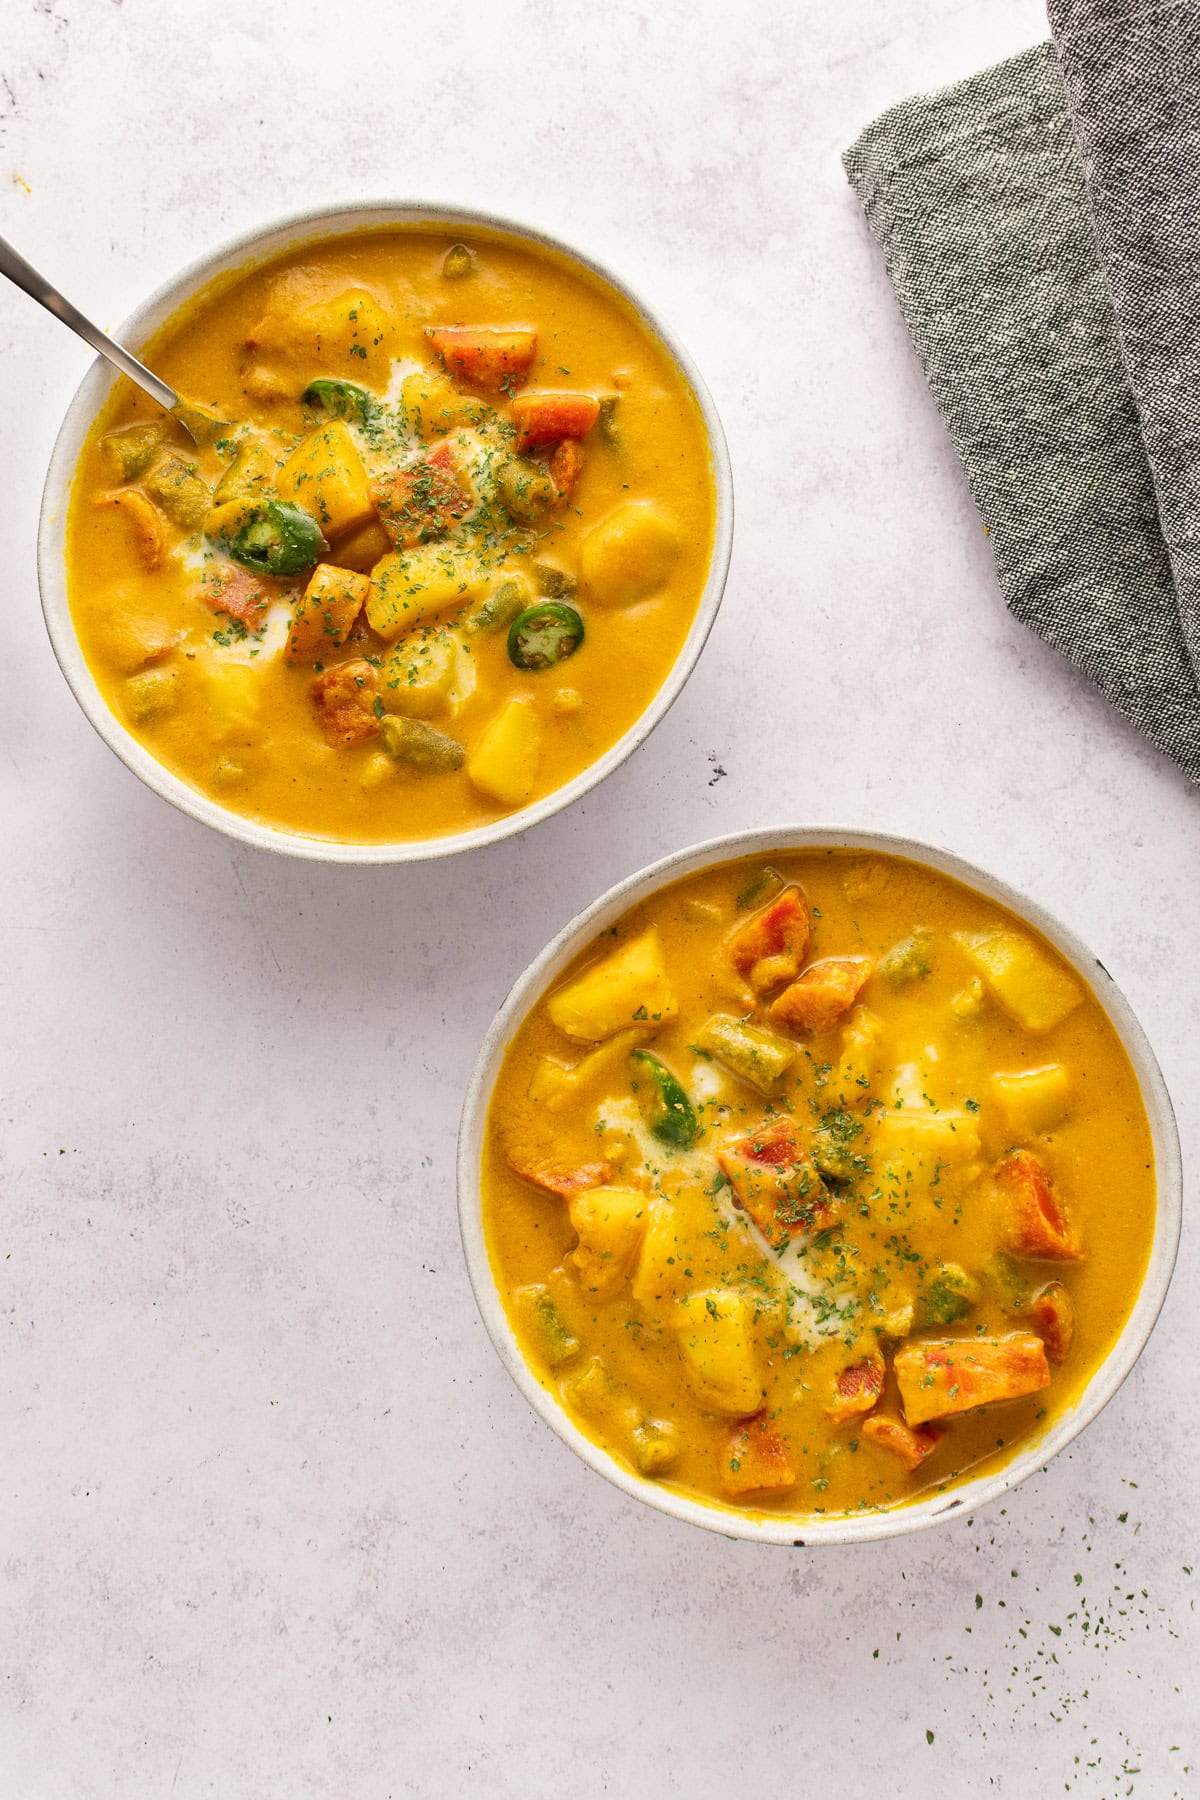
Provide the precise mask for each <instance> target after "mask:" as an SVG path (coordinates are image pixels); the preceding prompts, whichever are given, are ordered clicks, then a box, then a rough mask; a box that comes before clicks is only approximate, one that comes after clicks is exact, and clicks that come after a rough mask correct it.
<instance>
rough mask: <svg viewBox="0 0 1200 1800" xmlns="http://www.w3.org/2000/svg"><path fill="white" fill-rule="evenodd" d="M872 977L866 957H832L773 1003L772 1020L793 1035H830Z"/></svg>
mask: <svg viewBox="0 0 1200 1800" xmlns="http://www.w3.org/2000/svg"><path fill="white" fill-rule="evenodd" d="M870 976H871V964H870V963H869V962H868V961H867V959H866V957H844V956H831V957H828V958H826V960H825V961H824V962H815V963H812V964H810V966H809V967H808V968H807V969H805V971H804V973H803V975H802V976H801V977H800V979H799V981H793V982H792V984H791V986H790V987H786V988H784V990H783V992H782V994H780V996H779V998H778V999H777V1000H775V1001H773V1002H772V1004H771V1008H770V1016H771V1018H772V1019H773V1020H774V1021H775V1023H776V1024H777V1025H783V1026H785V1027H787V1028H788V1029H789V1030H791V1031H829V1030H830V1029H831V1028H832V1027H833V1026H834V1025H836V1024H837V1022H838V1020H839V1019H840V1018H841V1017H842V1015H843V1013H848V1012H849V1011H850V1008H851V1007H852V1006H853V1005H854V1002H855V1001H856V1000H857V999H858V996H859V994H860V993H861V991H862V989H863V988H864V987H865V986H866V984H867V982H868V980H869V979H870Z"/></svg>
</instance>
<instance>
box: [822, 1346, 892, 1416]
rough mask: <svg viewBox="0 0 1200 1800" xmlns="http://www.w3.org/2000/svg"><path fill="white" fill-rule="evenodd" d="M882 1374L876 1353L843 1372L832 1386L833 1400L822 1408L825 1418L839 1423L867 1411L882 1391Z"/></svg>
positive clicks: (881, 1364)
mask: <svg viewBox="0 0 1200 1800" xmlns="http://www.w3.org/2000/svg"><path fill="white" fill-rule="evenodd" d="M884 1373H885V1369H884V1361H883V1358H882V1356H880V1355H879V1353H878V1351H875V1352H873V1353H872V1355H870V1356H865V1357H864V1358H863V1359H862V1361H861V1362H856V1363H851V1364H850V1366H849V1367H848V1368H845V1369H843V1370H842V1371H841V1373H840V1374H839V1376H838V1378H837V1380H836V1382H835V1383H834V1393H833V1401H832V1403H831V1404H830V1405H829V1406H827V1407H826V1408H825V1411H826V1412H827V1414H828V1415H829V1417H830V1418H831V1419H833V1420H834V1421H835V1423H837V1424H841V1422H842V1421H843V1420H844V1419H853V1418H856V1417H857V1415H858V1414H859V1413H865V1412H870V1410H871V1408H872V1407H873V1406H874V1404H875V1402H876V1401H877V1400H878V1398H879V1396H880V1394H882V1392H883V1377H884Z"/></svg>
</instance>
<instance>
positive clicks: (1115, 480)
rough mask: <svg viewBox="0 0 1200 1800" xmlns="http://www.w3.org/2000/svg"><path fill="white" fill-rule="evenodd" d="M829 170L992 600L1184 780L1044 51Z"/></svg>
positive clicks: (890, 125)
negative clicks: (860, 212)
mask: <svg viewBox="0 0 1200 1800" xmlns="http://www.w3.org/2000/svg"><path fill="white" fill-rule="evenodd" d="M1109 4H1110V6H1115V5H1116V0H1109ZM1061 10H1062V11H1063V12H1064V13H1065V12H1073V11H1074V10H1075V8H1074V6H1073V5H1072V4H1071V0H1063V4H1062V8H1061ZM1080 11H1082V7H1080ZM1079 41H1080V43H1082V42H1083V39H1082V38H1081V39H1080V40H1079ZM1073 54H1074V51H1073V50H1068V51H1067V55H1068V60H1070V58H1071V56H1072V55H1073ZM1076 66H1079V67H1080V68H1081V69H1082V60H1080V62H1079V63H1078V64H1077V65H1076ZM1196 68H1197V69H1198V70H1200V61H1198V62H1197V64H1196ZM1077 91H1078V93H1079V95H1080V100H1079V104H1080V105H1081V108H1082V107H1083V106H1084V104H1085V102H1084V99H1083V95H1084V93H1085V91H1089V90H1087V89H1086V84H1085V83H1084V82H1083V80H1082V75H1081V78H1080V82H1079V87H1078V90H1077ZM1090 91H1093V92H1094V90H1090ZM1088 116H1089V117H1090V118H1095V119H1097V120H1099V119H1100V118H1102V117H1103V109H1102V107H1100V106H1097V108H1096V110H1095V112H1090V111H1089V114H1088ZM1181 127H1182V121H1181ZM1182 135H1183V130H1182V129H1181V136H1182ZM1127 156H1128V145H1126V147H1125V148H1124V149H1118V151H1117V152H1116V162H1117V165H1118V166H1123V164H1124V162H1125V160H1126V159H1127ZM843 160H844V162H845V166H846V172H847V174H848V175H849V177H850V181H851V183H852V184H853V186H854V189H855V191H856V193H857V194H858V196H859V199H860V200H861V202H862V205H863V207H864V210H865V212H866V215H867V219H868V221H869V223H870V226H871V229H872V231H873V232H874V234H875V236H876V237H877V238H878V240H879V242H880V244H881V246H882V248H883V252H884V257H885V261H886V264H887V269H888V273H889V275H890V277H891V281H892V285H893V287H894V288H895V291H896V297H897V299H898V301H899V304H900V309H901V312H902V313H903V315H904V318H905V321H906V322H907V325H908V328H909V331H910V332H911V334H912V338H913V342H914V344H915V346H916V349H917V353H918V355H919V356H920V358H921V362H922V365H923V367H924V369H925V374H926V377H927V379H928V381H929V385H930V388H931V389H932V392H933V395H934V399H935V400H936V402H937V405H938V408H939V410H940V412H941V414H942V417H943V419H944V421H945V423H946V426H947V428H948V430H949V432H950V434H951V437H952V438H953V440H954V443H955V445H956V447H957V449H958V452H959V455H960V456H961V458H962V461H963V463H964V465H965V468H966V473H967V479H968V482H969V484H970V487H971V491H972V493H973V495H974V497H975V501H976V504H977V505H978V506H979V508H980V511H981V512H982V514H983V517H984V520H985V523H986V524H987V527H988V530H989V533H990V536H991V542H992V549H993V554H994V557H995V562H996V569H997V573H998V575H999V578H1000V585H1001V587H1002V589H1003V591H1004V596H1005V599H1006V601H1007V603H1008V606H1009V607H1010V609H1011V611H1012V612H1013V613H1014V614H1015V615H1016V617H1017V618H1019V619H1021V620H1022V621H1023V622H1024V623H1025V624H1027V625H1029V626H1030V627H1031V628H1032V629H1033V630H1034V631H1036V632H1038V633H1039V634H1040V635H1041V636H1042V637H1044V638H1045V639H1046V640H1047V641H1048V642H1049V643H1051V644H1053V645H1054V646H1055V648H1056V649H1058V650H1060V651H1061V652H1062V653H1063V654H1064V655H1065V656H1067V657H1068V658H1069V659H1070V660H1071V662H1073V663H1074V664H1075V665H1076V666H1077V667H1078V668H1079V669H1081V670H1082V671H1083V673H1084V674H1085V675H1087V676H1088V677H1089V678H1090V679H1091V680H1092V681H1094V682H1095V683H1096V685H1097V687H1099V688H1100V689H1101V691H1102V692H1103V693H1104V694H1105V695H1107V697H1108V699H1109V700H1110V701H1111V702H1112V703H1113V705H1114V706H1116V707H1117V708H1118V709H1119V711H1121V712H1122V713H1123V714H1124V715H1125V717H1126V718H1127V719H1129V720H1130V721H1131V723H1132V724H1133V725H1135V726H1136V727H1137V728H1138V730H1140V731H1142V732H1144V733H1145V734H1146V735H1147V736H1148V737H1149V738H1151V739H1152V740H1153V741H1154V742H1155V743H1156V744H1157V745H1158V746H1159V748H1160V749H1161V750H1163V751H1165V752H1166V754H1167V755H1168V756H1170V757H1171V758H1172V759H1173V760H1174V761H1175V762H1176V763H1177V764H1178V765H1179V767H1180V768H1181V769H1183V770H1184V771H1185V772H1186V773H1187V775H1188V776H1190V778H1191V779H1192V780H1193V781H1200V687H1198V685H1197V678H1196V673H1195V670H1194V669H1193V666H1192V662H1191V659H1190V657H1189V655H1188V651H1187V646H1186V642H1185V637H1184V631H1183V627H1182V624H1181V620H1180V605H1179V600H1178V598H1177V594H1176V586H1175V581H1174V579H1173V575H1172V567H1171V560H1170V556H1169V554H1168V550H1167V545H1166V542H1165V539H1164V533H1163V528H1162V525H1161V523H1160V519H1159V507H1158V499H1157V497H1156V492H1155V482H1154V476H1153V474H1152V471H1151V465H1150V461H1149V458H1148V456H1147V452H1146V445H1145V442H1144V441H1143V437H1142V428H1141V421H1140V420H1139V415H1138V409H1137V405H1136V402H1135V399H1134V392H1133V389H1132V387H1131V383H1130V376H1129V374H1128V373H1127V370H1126V364H1125V360H1124V354H1123V349H1122V343H1121V338H1120V334H1119V331H1118V324H1117V316H1116V314H1115V312H1114V307H1113V299H1112V296H1111V294H1110V292H1109V288H1108V285H1107V282H1106V279H1105V274H1104V271H1103V269H1102V264H1101V257H1100V252H1099V250H1098V247H1097V238H1096V232H1095V229H1094V228H1093V219H1092V212H1091V202H1090V200H1089V193H1088V187H1087V182H1086V180H1085V176H1084V169H1083V166H1082V164H1081V161H1080V157H1079V154H1078V151H1077V148H1076V142H1075V137H1074V132H1073V129H1072V121H1071V116H1070V113H1069V110H1068V104H1067V97H1066V93H1065V91H1064V86H1063V78H1062V75H1061V74H1060V72H1059V66H1058V61H1057V59H1056V56H1055V52H1054V49H1053V47H1052V46H1051V45H1049V44H1046V45H1041V46H1039V47H1037V48H1036V49H1033V50H1029V51H1026V52H1025V53H1024V54H1023V55H1021V56H1018V57H1014V58H1012V60H1010V61H1009V62H1005V63H1000V64H999V65H998V66H997V67H995V68H992V69H987V70H984V71H983V73H982V74H980V75H977V76H974V77H973V78H972V79H970V80H968V81H964V82H960V83H959V84H958V85H957V86H955V87H952V88H947V89H945V90H943V91H942V92H941V93H938V94H933V95H923V96H918V97H917V98H916V99H913V100H908V101H905V102H903V103H902V104H901V105H899V106H895V107H893V108H892V109H891V110H890V111H889V112H887V113H885V114H884V115H883V117H882V118H880V119H877V120H876V121H875V123H874V124H873V125H869V126H868V127H867V129H866V130H865V131H864V132H863V133H862V135H861V137H860V138H859V139H858V141H857V142H856V143H855V144H854V145H853V146H852V147H851V148H850V149H849V150H848V151H847V152H846V155H845V157H844V159H843ZM1191 183H1192V186H1193V187H1194V188H1195V189H1196V191H1200V166H1198V168H1197V170H1195V171H1193V172H1192V177H1191ZM1118 191H1121V190H1119V189H1118ZM1133 254H1134V256H1136V250H1134V251H1133ZM1189 299H1190V304H1191V308H1192V311H1191V318H1192V320H1193V321H1196V320H1200V289H1197V290H1194V291H1193V294H1192V295H1191V296H1190V297H1189V296H1187V295H1186V294H1185V295H1183V296H1182V297H1181V300H1182V301H1188V300H1189ZM1186 317H1187V315H1186V312H1183V314H1182V316H1181V321H1180V322H1181V326H1182V325H1184V324H1186ZM1189 399H1190V405H1191V406H1192V407H1193V408H1195V407H1196V406H1197V404H1198V403H1200V387H1197V388H1193V390H1192V395H1191V396H1190V397H1189ZM1167 410H1168V409H1167V408H1164V409H1163V416H1164V417H1165V416H1166V413H1167ZM1191 416H1192V417H1193V418H1195V416H1196V415H1195V413H1194V412H1193V413H1192V414H1191ZM1163 480H1164V481H1165V480H1166V474H1165V464H1164V474H1163ZM1189 517H1191V518H1193V519H1200V510H1198V511H1197V512H1196V513H1195V514H1189ZM1198 574H1200V569H1198Z"/></svg>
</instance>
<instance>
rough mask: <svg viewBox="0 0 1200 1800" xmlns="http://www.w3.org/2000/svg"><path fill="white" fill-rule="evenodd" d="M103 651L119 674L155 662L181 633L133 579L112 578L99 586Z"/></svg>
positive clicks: (127, 673)
mask: <svg viewBox="0 0 1200 1800" xmlns="http://www.w3.org/2000/svg"><path fill="white" fill-rule="evenodd" d="M101 603H102V606H103V611H104V654H105V657H106V659H107V660H108V661H109V662H111V663H112V665H113V667H114V668H116V669H118V670H119V671H120V673H121V674H122V675H133V674H135V673H136V671H137V670H138V669H144V668H145V667H146V665H147V663H153V662H159V661H161V659H162V658H163V657H165V656H167V655H168V654H169V653H170V651H172V650H173V649H174V648H175V646H176V644H177V643H178V642H179V640H180V638H181V636H182V635H183V634H182V632H181V631H180V629H179V627H178V626H177V625H170V624H168V623H167V621H166V620H165V619H164V618H163V617H162V616H161V614H160V613H159V612H158V610H157V608H156V606H155V604H154V602H153V601H152V600H151V601H147V600H146V599H145V598H144V597H143V595H142V593H141V587H140V584H139V583H138V582H137V581H130V582H125V581H116V582H113V583H112V584H111V586H109V587H107V588H105V589H104V590H103V594H102V596H101Z"/></svg>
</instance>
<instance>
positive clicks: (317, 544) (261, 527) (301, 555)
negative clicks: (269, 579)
mask: <svg viewBox="0 0 1200 1800" xmlns="http://www.w3.org/2000/svg"><path fill="white" fill-rule="evenodd" d="M324 548H325V539H324V538H323V537H322V536H321V533H320V529H319V527H318V525H317V522H316V520H315V519H312V518H310V517H309V515H308V514H307V513H306V512H302V511H301V509H300V507H298V506H288V505H287V504H286V503H285V502H284V501H282V500H265V501H264V502H263V503H262V505H261V506H255V507H253V508H252V509H251V511H250V514H249V517H248V518H247V519H246V521H245V523H244V524H243V525H242V527H241V529H240V530H239V531H237V532H236V533H235V534H234V536H233V537H231V538H230V539H229V541H228V543H227V544H226V549H227V550H228V551H229V554H230V556H232V558H233V560H234V562H239V563H241V565H242V567H243V568H244V569H251V570H253V572H254V574H256V575H302V574H303V573H304V571H305V570H306V569H311V568H312V567H313V565H314V563H315V562H316V561H317V558H318V557H319V556H320V554H321V552H322V550H324Z"/></svg>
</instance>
